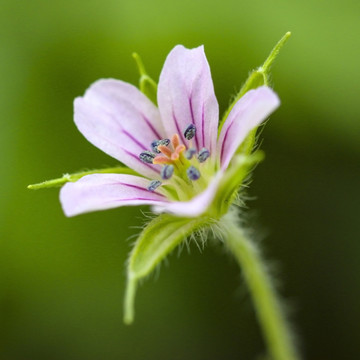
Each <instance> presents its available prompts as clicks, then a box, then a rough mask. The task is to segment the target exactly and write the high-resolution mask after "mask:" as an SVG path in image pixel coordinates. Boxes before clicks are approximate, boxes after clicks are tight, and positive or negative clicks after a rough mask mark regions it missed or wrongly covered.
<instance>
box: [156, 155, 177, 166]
mask: <svg viewBox="0 0 360 360" xmlns="http://www.w3.org/2000/svg"><path fill="white" fill-rule="evenodd" d="M172 163H173V162H172V160H171V159H169V158H167V157H166V156H162V155H158V156H155V158H154V160H153V164H155V165H158V164H159V165H170V164H172Z"/></svg>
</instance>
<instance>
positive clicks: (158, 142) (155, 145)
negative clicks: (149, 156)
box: [150, 139, 170, 154]
mask: <svg viewBox="0 0 360 360" xmlns="http://www.w3.org/2000/svg"><path fill="white" fill-rule="evenodd" d="M169 144H170V139H161V140H154V141H153V142H152V143H151V145H150V146H151V150H152V151H153V152H154V153H156V154H160V150H159V149H158V146H159V145H163V146H168V145H169Z"/></svg>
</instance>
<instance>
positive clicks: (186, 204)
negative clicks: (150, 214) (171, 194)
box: [152, 171, 223, 217]
mask: <svg viewBox="0 0 360 360" xmlns="http://www.w3.org/2000/svg"><path fill="white" fill-rule="evenodd" d="M222 177H223V172H222V171H219V172H218V173H217V174H216V176H215V177H214V178H213V179H212V181H211V182H210V183H209V185H208V187H207V188H206V189H205V190H204V191H203V192H202V193H200V194H199V195H197V196H195V197H193V198H192V199H191V200H189V201H173V202H168V203H163V204H160V203H158V204H155V205H154V206H153V208H152V209H153V211H154V212H156V213H162V212H166V213H171V214H174V215H177V216H184V217H196V216H200V215H202V214H203V213H204V212H205V211H206V210H207V209H208V207H209V206H210V205H211V203H212V201H213V200H214V197H215V195H216V191H217V188H218V186H219V184H220V181H221V179H222Z"/></svg>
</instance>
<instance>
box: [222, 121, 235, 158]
mask: <svg viewBox="0 0 360 360" xmlns="http://www.w3.org/2000/svg"><path fill="white" fill-rule="evenodd" d="M233 124H234V122H232V123H231V124H230V125H229V127H228V128H227V129H226V133H225V136H224V139H223V143H222V145H221V154H220V162H221V163H222V161H223V156H224V148H225V144H226V138H227V136H228V134H229V130H230V129H231V127H232V126H233Z"/></svg>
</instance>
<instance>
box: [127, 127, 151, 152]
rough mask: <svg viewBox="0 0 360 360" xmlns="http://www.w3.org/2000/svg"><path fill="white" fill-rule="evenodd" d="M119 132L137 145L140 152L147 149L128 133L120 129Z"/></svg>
mask: <svg viewBox="0 0 360 360" xmlns="http://www.w3.org/2000/svg"><path fill="white" fill-rule="evenodd" d="M121 132H122V133H123V134H124V135H126V136H127V137H128V138H129V139H131V140H132V141H133V142H134V143H135V144H136V145H138V146H139V147H140V148H141V149H142V150H145V149H147V148H148V147H147V146H145V145H144V144H142V143H141V142H140V141H139V140H138V139H136V138H135V137H134V136H132V135H131V134H130V133H129V132H127V131H126V130H124V129H122V130H121Z"/></svg>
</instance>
